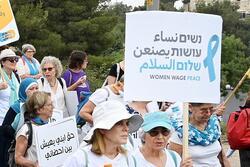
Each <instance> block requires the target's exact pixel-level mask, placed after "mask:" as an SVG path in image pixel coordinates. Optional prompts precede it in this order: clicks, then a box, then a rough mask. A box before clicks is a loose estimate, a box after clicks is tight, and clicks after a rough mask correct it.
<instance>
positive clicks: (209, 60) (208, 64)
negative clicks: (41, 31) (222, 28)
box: [203, 35, 219, 82]
mask: <svg viewBox="0 0 250 167" xmlns="http://www.w3.org/2000/svg"><path fill="white" fill-rule="evenodd" d="M212 43H215V44H214V46H212ZM218 47H219V37H218V35H213V36H212V37H211V38H210V40H209V42H208V47H207V57H206V58H205V59H204V61H203V64H204V67H205V68H208V74H209V81H210V82H212V81H214V80H215V78H216V76H215V70H214V62H213V58H214V56H215V54H216V52H217V49H218Z"/></svg>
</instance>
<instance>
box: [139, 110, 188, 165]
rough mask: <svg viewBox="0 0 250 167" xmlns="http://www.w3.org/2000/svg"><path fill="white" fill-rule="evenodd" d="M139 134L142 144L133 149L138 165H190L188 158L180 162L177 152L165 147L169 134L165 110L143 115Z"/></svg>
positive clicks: (169, 121)
mask: <svg viewBox="0 0 250 167" xmlns="http://www.w3.org/2000/svg"><path fill="white" fill-rule="evenodd" d="M141 128H142V132H141V134H140V137H141V140H142V143H143V144H142V146H141V147H140V148H138V149H137V150H136V151H135V157H136V160H137V163H138V166H143V167H180V166H181V167H192V160H191V159H190V158H188V159H186V160H184V161H183V162H181V157H180V156H179V154H178V153H176V152H174V151H171V150H168V149H166V147H167V143H168V139H169V137H170V135H171V130H172V125H171V120H170V119H169V117H168V116H167V114H166V113H165V112H160V111H156V112H151V113H148V114H146V115H145V116H144V122H143V124H142V126H141Z"/></svg>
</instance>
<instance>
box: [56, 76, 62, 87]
mask: <svg viewBox="0 0 250 167" xmlns="http://www.w3.org/2000/svg"><path fill="white" fill-rule="evenodd" d="M57 80H58V81H59V83H60V85H61V87H62V89H63V81H62V78H57Z"/></svg>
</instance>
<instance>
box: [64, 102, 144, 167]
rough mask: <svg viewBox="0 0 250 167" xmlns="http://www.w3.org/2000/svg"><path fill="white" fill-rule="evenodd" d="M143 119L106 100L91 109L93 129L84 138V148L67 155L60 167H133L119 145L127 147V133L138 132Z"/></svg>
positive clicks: (132, 163)
mask: <svg viewBox="0 0 250 167" xmlns="http://www.w3.org/2000/svg"><path fill="white" fill-rule="evenodd" d="M142 122H143V119H142V117H141V116H140V115H133V114H129V113H128V111H127V109H126V107H125V105H124V104H122V103H121V102H119V101H115V100H109V101H106V102H103V103H101V104H99V105H98V106H96V107H95V109H94V112H93V128H92V129H91V130H90V131H89V133H88V134H87V136H86V137H85V138H84V140H85V141H88V145H87V146H80V148H79V149H78V150H77V151H76V152H75V153H74V154H73V155H71V156H70V157H69V158H68V159H67V160H66V162H65V163H64V167H79V166H88V167H97V166H108V165H109V166H115V167H135V166H136V162H135V158H134V157H133V156H132V155H131V153H128V152H127V151H126V149H125V148H124V147H122V145H124V144H126V143H127V140H128V135H129V133H130V132H134V131H136V130H138V128H139V127H140V125H141V123H142Z"/></svg>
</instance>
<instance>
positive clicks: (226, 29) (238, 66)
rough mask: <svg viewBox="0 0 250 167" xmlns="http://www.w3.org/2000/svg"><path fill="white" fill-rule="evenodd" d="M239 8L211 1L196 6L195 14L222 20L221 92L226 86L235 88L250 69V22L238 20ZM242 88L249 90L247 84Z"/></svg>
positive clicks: (234, 5)
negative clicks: (210, 15)
mask: <svg viewBox="0 0 250 167" xmlns="http://www.w3.org/2000/svg"><path fill="white" fill-rule="evenodd" d="M238 8H239V6H237V5H236V4H233V3H231V2H230V1H223V2H219V1H213V2H212V3H208V4H206V3H205V2H200V3H198V4H197V6H196V9H197V12H200V13H208V14H216V15H220V16H221V17H222V18H223V34H224V36H223V41H222V67H221V69H222V82H221V88H222V91H223V90H224V89H225V85H226V84H230V85H232V86H236V85H237V83H238V81H239V80H240V79H241V77H242V76H243V75H244V73H245V72H246V70H247V69H248V68H249V67H250V49H249V46H250V31H249V30H250V21H249V19H240V13H238V12H237V9H238ZM245 82H246V83H245V84H244V85H243V87H242V91H243V92H246V91H247V90H248V89H249V85H250V84H248V82H249V81H245Z"/></svg>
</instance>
